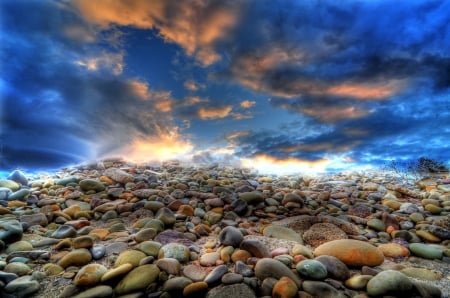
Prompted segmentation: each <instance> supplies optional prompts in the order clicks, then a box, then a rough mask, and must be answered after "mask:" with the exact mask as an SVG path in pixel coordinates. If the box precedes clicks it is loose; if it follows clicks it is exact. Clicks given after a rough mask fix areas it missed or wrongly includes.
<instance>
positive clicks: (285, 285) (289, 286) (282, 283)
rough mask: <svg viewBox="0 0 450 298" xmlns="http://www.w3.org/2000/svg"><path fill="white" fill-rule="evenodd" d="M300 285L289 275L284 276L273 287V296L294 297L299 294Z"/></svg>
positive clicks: (276, 297)
mask: <svg viewBox="0 0 450 298" xmlns="http://www.w3.org/2000/svg"><path fill="white" fill-rule="evenodd" d="M297 292H298V287H297V285H296V284H295V282H294V281H293V280H292V279H290V278H289V277H287V276H283V277H282V278H280V280H279V281H278V282H277V283H276V284H275V286H274V287H273V289H272V297H275V298H294V297H295V296H297Z"/></svg>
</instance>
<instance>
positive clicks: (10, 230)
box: [0, 218, 23, 244]
mask: <svg viewBox="0 0 450 298" xmlns="http://www.w3.org/2000/svg"><path fill="white" fill-rule="evenodd" d="M22 235H23V229H22V225H21V224H20V222H19V221H18V220H16V219H9V218H0V240H1V241H3V242H4V243H6V244H8V243H13V242H16V241H20V240H21V239H22Z"/></svg>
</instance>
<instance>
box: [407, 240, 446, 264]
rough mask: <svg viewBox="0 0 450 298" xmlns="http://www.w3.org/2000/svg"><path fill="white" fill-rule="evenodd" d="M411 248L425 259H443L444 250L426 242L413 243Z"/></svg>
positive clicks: (415, 253)
mask: <svg viewBox="0 0 450 298" xmlns="http://www.w3.org/2000/svg"><path fill="white" fill-rule="evenodd" d="M409 250H410V251H411V252H412V253H413V254H414V255H416V256H418V257H422V258H424V259H430V260H433V259H442V251H441V250H440V249H437V248H435V247H432V246H430V245H427V244H425V243H411V244H410V245H409Z"/></svg>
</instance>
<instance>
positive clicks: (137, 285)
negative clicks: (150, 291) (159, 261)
mask: <svg viewBox="0 0 450 298" xmlns="http://www.w3.org/2000/svg"><path fill="white" fill-rule="evenodd" d="M159 273H160V271H159V268H158V266H156V265H154V264H146V265H142V266H139V267H136V268H134V269H133V270H132V271H131V272H129V273H128V274H127V275H126V276H125V277H124V278H123V279H122V280H121V281H120V282H119V284H118V285H117V286H116V288H115V289H114V291H115V293H116V294H117V295H123V294H127V293H131V292H134V291H138V290H142V289H145V288H147V287H148V286H149V285H150V284H151V283H153V282H155V281H156V280H157V279H158V276H159Z"/></svg>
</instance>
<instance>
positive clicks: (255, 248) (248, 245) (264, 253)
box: [240, 239, 271, 258]
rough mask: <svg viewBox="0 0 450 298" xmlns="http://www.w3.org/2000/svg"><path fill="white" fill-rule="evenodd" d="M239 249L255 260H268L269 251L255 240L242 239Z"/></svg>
mask: <svg viewBox="0 0 450 298" xmlns="http://www.w3.org/2000/svg"><path fill="white" fill-rule="evenodd" d="M240 249H242V250H246V251H248V252H249V253H251V254H252V255H253V256H255V257H257V258H270V257H271V256H270V252H269V250H268V249H267V248H266V247H265V246H264V244H262V243H261V242H260V241H259V240H256V239H244V240H243V241H242V242H241V245H240Z"/></svg>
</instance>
